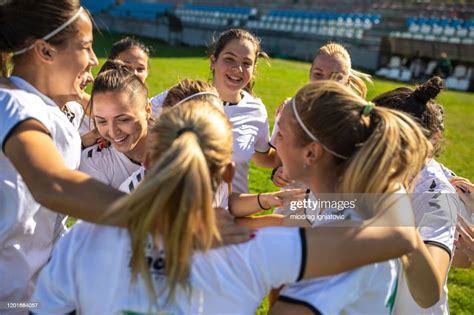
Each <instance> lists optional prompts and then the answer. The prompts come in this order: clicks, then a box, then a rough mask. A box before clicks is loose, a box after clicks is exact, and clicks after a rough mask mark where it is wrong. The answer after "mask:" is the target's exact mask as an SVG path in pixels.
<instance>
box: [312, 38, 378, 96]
mask: <svg viewBox="0 0 474 315" xmlns="http://www.w3.org/2000/svg"><path fill="white" fill-rule="evenodd" d="M321 55H325V56H329V57H336V56H340V57H342V59H343V60H344V61H345V62H346V63H347V66H348V67H349V86H350V87H351V88H352V89H354V91H356V92H357V94H359V95H360V96H362V97H363V98H366V97H367V85H366V84H365V82H364V81H366V82H369V83H372V80H371V79H370V78H371V77H370V75H369V74H366V73H363V72H360V71H356V70H354V69H352V60H351V56H350V55H349V52H348V51H347V49H346V48H344V46H342V45H341V44H338V43H334V42H330V43H328V44H326V45H324V46H322V47H321V48H319V50H318V51H317V53H316V55H315V56H314V58H313V63H314V59H316V57H318V56H321Z"/></svg>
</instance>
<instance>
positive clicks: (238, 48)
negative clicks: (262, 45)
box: [211, 39, 256, 102]
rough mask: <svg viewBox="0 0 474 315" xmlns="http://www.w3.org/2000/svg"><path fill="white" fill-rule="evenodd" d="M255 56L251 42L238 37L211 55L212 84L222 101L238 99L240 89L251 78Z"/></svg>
mask: <svg viewBox="0 0 474 315" xmlns="http://www.w3.org/2000/svg"><path fill="white" fill-rule="evenodd" d="M255 58H256V51H255V47H254V46H253V45H252V43H251V42H250V41H248V40H239V39H234V40H232V41H230V42H229V43H228V44H227V45H226V46H225V47H224V49H223V50H222V51H221V52H220V54H219V55H218V56H217V57H216V56H212V57H211V68H212V70H213V72H214V86H215V87H216V89H217V91H218V92H219V95H220V96H221V98H222V99H223V100H224V101H230V102H233V101H236V98H237V100H239V99H240V97H239V95H240V91H241V90H242V89H243V88H244V87H245V86H247V84H248V83H249V82H250V80H252V77H253V73H254V70H255V61H256V60H255Z"/></svg>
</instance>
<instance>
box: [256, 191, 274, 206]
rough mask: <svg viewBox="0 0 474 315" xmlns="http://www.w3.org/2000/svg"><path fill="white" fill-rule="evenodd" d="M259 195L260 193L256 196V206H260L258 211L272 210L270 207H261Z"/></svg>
mask: <svg viewBox="0 0 474 315" xmlns="http://www.w3.org/2000/svg"><path fill="white" fill-rule="evenodd" d="M261 194H262V193H258V194H257V202H258V205H259V206H260V209H262V210H270V209H271V208H272V207H271V206H270V207H268V208H264V207H263V206H262V203H261V202H260V195H261Z"/></svg>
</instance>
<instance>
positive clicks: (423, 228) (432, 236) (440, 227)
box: [394, 159, 463, 315]
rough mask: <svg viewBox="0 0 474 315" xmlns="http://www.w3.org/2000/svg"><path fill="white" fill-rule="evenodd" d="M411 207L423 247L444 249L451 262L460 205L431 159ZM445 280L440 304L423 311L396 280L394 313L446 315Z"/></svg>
mask: <svg viewBox="0 0 474 315" xmlns="http://www.w3.org/2000/svg"><path fill="white" fill-rule="evenodd" d="M412 204H413V211H414V214H415V223H416V226H417V228H418V231H419V232H420V234H421V237H422V239H423V240H424V242H425V244H427V245H434V246H438V247H440V248H442V249H444V250H445V251H446V252H447V253H448V254H449V256H450V257H451V258H452V251H453V246H454V236H455V230H456V222H457V213H456V211H457V209H458V208H460V207H462V206H463V205H462V203H461V202H460V200H459V199H458V196H457V195H456V193H455V190H454V188H453V187H452V186H451V184H450V183H449V181H448V179H447V178H446V173H445V168H443V167H441V165H440V164H439V163H438V162H436V161H435V160H434V159H432V160H431V161H430V162H429V163H428V164H427V165H426V166H425V167H424V168H423V170H422V171H421V173H420V174H419V177H418V179H417V182H416V184H415V188H414V191H413V198H412ZM446 280H447V279H446ZM446 280H445V284H444V288H443V295H442V297H441V299H440V301H439V302H438V303H436V305H434V306H432V307H430V308H427V309H423V308H421V307H419V306H418V305H417V304H416V302H415V301H414V300H413V298H412V297H411V294H410V292H409V289H408V286H407V283H406V279H405V277H404V276H402V277H400V279H399V284H398V293H397V299H396V304H395V308H394V313H395V314H400V315H401V314H449V308H448V300H447V296H448V295H447V294H448V287H447V285H446Z"/></svg>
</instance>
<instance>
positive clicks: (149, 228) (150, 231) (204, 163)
mask: <svg viewBox="0 0 474 315" xmlns="http://www.w3.org/2000/svg"><path fill="white" fill-rule="evenodd" d="M231 145H232V131H231V127H230V123H229V121H228V120H227V118H226V117H225V116H224V114H223V113H222V112H221V111H219V110H217V109H216V108H215V106H213V105H210V104H208V103H206V102H203V101H194V102H191V101H190V102H187V103H185V104H182V105H178V106H175V107H173V108H171V109H170V110H169V111H167V112H166V113H164V114H163V115H162V116H160V119H159V120H158V121H157V123H156V125H155V126H154V127H153V129H152V130H151V131H150V134H149V148H148V150H149V156H150V158H151V160H152V161H153V167H152V168H151V169H150V170H148V171H147V176H146V178H145V180H144V181H143V182H142V183H141V184H140V185H139V186H138V187H137V189H136V190H135V191H134V192H133V193H132V194H131V195H130V196H128V197H124V198H122V199H121V200H119V201H118V202H117V203H115V204H114V205H113V207H112V211H111V213H110V214H109V216H108V219H107V220H108V221H109V222H114V221H125V222H127V228H128V231H129V234H130V238H131V244H132V258H131V263H130V266H131V272H132V276H133V278H134V279H136V277H137V275H138V274H141V275H142V276H143V278H144V281H145V285H146V287H147V290H148V292H149V293H150V298H151V299H154V298H156V293H157V292H155V288H154V286H153V283H152V279H151V276H150V272H149V266H148V265H147V260H146V257H145V251H144V244H145V243H146V242H147V240H148V238H149V237H152V239H153V242H154V246H155V247H164V253H165V273H166V276H167V288H168V290H169V291H168V302H170V301H171V300H172V299H173V298H174V296H175V292H176V289H177V288H178V287H180V288H182V289H185V290H186V289H187V288H188V278H189V273H190V269H191V259H192V255H193V253H194V252H195V251H206V250H208V249H209V248H210V247H211V244H212V241H213V239H214V238H217V239H219V238H220V236H219V232H218V230H217V227H216V222H215V213H214V209H213V207H212V199H213V193H214V189H215V187H214V186H215V184H213V183H214V182H218V181H219V179H220V177H219V176H220V175H221V174H222V171H223V167H224V166H225V165H226V164H227V163H228V162H229V161H230V157H231V150H232V148H231Z"/></svg>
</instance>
